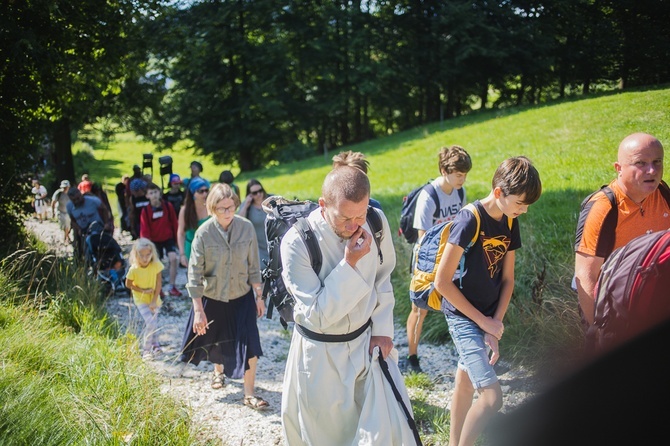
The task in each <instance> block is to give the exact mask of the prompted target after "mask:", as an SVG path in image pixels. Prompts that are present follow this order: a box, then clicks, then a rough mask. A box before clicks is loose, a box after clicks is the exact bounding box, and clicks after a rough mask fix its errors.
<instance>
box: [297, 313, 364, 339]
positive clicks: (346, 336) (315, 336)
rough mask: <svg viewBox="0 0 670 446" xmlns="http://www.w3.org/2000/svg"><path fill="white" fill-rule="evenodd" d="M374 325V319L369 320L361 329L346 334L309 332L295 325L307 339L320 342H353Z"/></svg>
mask: <svg viewBox="0 0 670 446" xmlns="http://www.w3.org/2000/svg"><path fill="white" fill-rule="evenodd" d="M371 324H372V319H368V321H367V322H366V323H364V324H363V325H362V326H361V328H359V329H357V330H355V331H352V332H351V333H345V334H323V333H316V332H314V331H312V330H308V329H306V328H305V327H303V326H302V325H298V324H295V329H296V330H298V333H300V334H301V335H303V336H304V337H306V338H307V339H310V340H312V341H318V342H349V341H353V340H354V339H356V338H357V337H359V336H360V335H362V334H363V333H364V332H365V330H367V328H368V327H369V326H370V325H371Z"/></svg>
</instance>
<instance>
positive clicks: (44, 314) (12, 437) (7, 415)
mask: <svg viewBox="0 0 670 446" xmlns="http://www.w3.org/2000/svg"><path fill="white" fill-rule="evenodd" d="M0 285H2V293H1V294H0V352H2V353H1V354H0V444H17V445H22V444H25V445H28V444H30V445H54V446H56V445H58V446H60V445H63V444H110V445H112V444H119V445H120V444H146V445H154V444H155V445H164V444H175V445H184V446H186V445H195V444H205V443H204V441H200V440H197V439H196V434H195V433H194V432H192V431H191V419H190V413H189V412H188V411H187V410H186V409H185V407H184V406H183V405H182V404H180V403H178V402H177V401H175V400H174V399H172V398H171V397H170V396H169V395H166V394H164V393H162V392H161V390H160V381H159V379H160V378H159V377H158V376H157V375H156V374H155V373H152V371H151V370H148V369H146V368H145V365H144V363H143V362H142V361H141V359H140V358H139V356H138V355H137V354H133V353H134V352H135V351H136V348H137V347H136V339H134V337H133V336H130V335H122V334H120V333H119V330H118V326H117V324H116V323H115V322H113V321H111V320H109V319H108V318H107V315H106V313H105V312H104V310H103V308H104V305H103V304H104V299H105V296H104V294H103V293H102V292H101V289H100V287H99V285H98V284H97V282H95V281H93V280H89V278H88V277H87V275H86V273H85V271H84V270H83V269H81V268H79V267H77V266H76V265H72V264H71V263H70V262H68V261H66V260H64V259H57V258H55V257H53V256H50V255H45V254H44V253H43V252H38V251H18V252H17V253H15V254H14V255H13V256H10V257H8V258H6V259H3V261H2V264H1V265H0ZM54 290H58V291H54Z"/></svg>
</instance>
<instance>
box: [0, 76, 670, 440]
mask: <svg viewBox="0 0 670 446" xmlns="http://www.w3.org/2000/svg"><path fill="white" fill-rule="evenodd" d="M638 131H643V132H648V133H651V134H653V135H655V136H657V137H658V138H659V139H660V140H661V141H662V142H665V143H666V146H667V145H668V144H670V87H668V86H663V87H658V88H649V89H641V90H636V91H627V92H620V93H615V94H604V95H600V96H591V97H586V98H579V99H570V100H565V101H560V102H556V103H553V104H548V105H545V106H542V107H538V108H531V107H522V108H514V109H506V110H486V111H482V112H479V113H475V114H472V115H469V116H465V117H461V118H457V119H452V120H448V121H445V122H442V123H435V124H431V125H426V126H423V127H421V128H416V129H413V130H411V131H406V132H402V133H398V134H395V135H391V136H389V137H386V138H383V139H379V140H376V141H368V142H365V143H362V144H356V145H351V146H348V147H343V148H341V149H342V150H349V149H351V150H354V151H361V152H363V153H365V154H366V156H367V157H368V159H369V161H370V164H371V169H370V172H369V175H370V179H371V183H372V195H373V196H374V197H375V198H376V199H378V200H379V201H380V202H381V203H382V206H383V207H384V210H385V213H386V215H387V217H388V219H389V223H390V225H391V234H387V236H390V237H393V240H394V243H395V248H396V252H397V266H396V270H395V272H394V273H393V276H392V281H393V285H394V290H395V296H396V308H395V316H396V323H397V326H399V327H404V325H405V320H406V316H407V313H408V311H409V298H408V293H407V289H408V285H409V279H410V277H409V273H408V261H409V254H410V245H409V244H407V243H406V242H405V241H404V240H403V239H401V238H400V237H399V236H398V235H397V229H398V221H399V214H400V206H401V203H402V197H403V196H404V195H405V194H406V193H407V192H408V191H409V190H411V189H412V188H413V187H415V186H416V185H419V184H422V183H424V182H425V181H426V180H427V179H429V178H434V177H435V176H436V175H438V169H437V153H438V150H439V149H440V147H442V146H445V145H451V144H458V145H461V146H463V147H465V149H466V150H467V151H468V152H469V153H470V155H471V157H472V160H473V168H472V170H471V171H470V173H469V174H468V180H467V182H466V185H465V186H466V189H467V193H468V201H473V200H475V199H478V198H482V197H484V196H485V195H486V194H487V193H488V191H489V189H490V182H491V177H492V175H493V172H494V171H495V169H496V167H497V166H498V165H499V164H500V162H502V161H503V160H504V159H505V158H507V157H510V156H517V155H526V156H528V157H529V158H530V159H531V160H532V161H533V162H534V164H535V165H536V167H537V169H538V170H539V172H540V176H541V178H542V182H543V194H542V197H541V198H540V200H539V201H538V202H537V203H535V204H534V205H532V206H531V208H530V210H529V212H528V213H527V214H526V215H523V216H522V217H520V224H521V237H522V242H523V247H522V248H521V249H520V250H519V251H518V252H517V257H516V258H517V265H516V271H515V276H516V287H515V290H514V295H513V298H512V303H511V305H510V308H509V311H508V313H507V316H506V320H505V325H506V330H505V338H504V339H503V340H502V342H501V353H502V358H503V359H505V360H511V361H513V362H521V363H524V364H525V365H533V366H542V365H543V362H545V361H548V357H549V356H546V355H545V354H544V353H546V352H549V353H551V355H553V357H555V358H560V360H561V361H563V362H569V361H570V356H569V355H570V354H571V353H572V352H574V350H573V349H574V348H575V347H578V346H579V344H580V342H581V336H582V335H581V331H580V328H579V323H578V315H577V299H576V295H575V294H574V293H573V292H572V291H571V289H570V280H571V277H572V274H573V267H574V253H573V240H574V231H575V226H576V221H577V214H578V210H579V204H580V202H581V200H582V199H583V197H584V196H586V195H587V194H588V193H589V192H591V191H592V190H594V189H596V188H598V187H599V186H600V185H602V184H605V183H607V182H609V181H610V180H611V179H612V178H614V168H613V162H614V161H615V160H616V154H617V147H618V144H619V142H620V141H621V140H622V139H623V138H624V137H625V136H626V135H628V134H630V133H633V132H638ZM91 147H92V148H91ZM91 147H88V148H85V149H84V148H83V146H81V147H80V146H78V147H77V153H76V157H75V160H76V165H78V166H82V169H83V166H84V165H85V166H86V167H85V168H86V169H87V171H88V173H90V174H91V176H92V178H93V180H94V181H101V180H102V181H104V182H105V184H106V185H107V191H108V193H110V199H111V200H112V202H115V196H114V195H113V186H114V184H115V183H116V182H117V181H119V179H120V178H121V175H122V174H123V173H130V172H131V170H132V169H131V168H132V165H133V164H141V161H142V153H154V166H155V167H154V168H155V171H156V172H157V171H158V170H157V169H158V165H157V159H158V157H159V156H161V155H164V154H170V155H171V156H172V157H173V160H174V163H173V170H174V171H175V172H177V173H179V174H180V175H182V176H185V175H188V173H189V170H188V165H189V164H190V162H191V160H193V159H199V160H200V161H201V162H202V163H203V165H204V172H203V173H204V176H205V177H206V178H208V179H210V180H216V179H217V178H218V174H219V172H220V171H221V170H223V169H225V168H230V166H218V165H216V164H214V163H213V162H212V160H211V159H210V158H206V157H201V156H197V155H196V154H194V153H193V152H191V151H174V152H163V153H159V152H158V151H156V150H154V149H153V148H152V147H151V145H149V144H146V143H143V142H141V141H140V140H138V139H136V138H134V137H133V136H132V135H129V134H122V135H117V136H116V138H115V140H113V141H111V142H109V144H99V143H94V144H93V145H92V146H91ZM335 153H336V152H335V151H333V152H331V153H329V154H328V155H327V156H324V155H323V154H321V155H315V156H313V157H311V158H309V159H305V160H303V161H300V162H295V163H291V164H286V165H278V166H272V167H270V168H267V169H262V170H259V171H255V172H245V173H243V174H240V175H239V176H238V177H237V178H236V183H237V184H238V185H240V187H241V189H242V190H244V185H245V183H246V181H247V180H248V179H249V178H252V177H253V178H257V179H259V180H260V181H261V182H262V183H263V185H264V187H265V189H266V190H267V191H269V192H271V193H274V194H279V195H283V196H285V197H287V198H294V197H299V198H310V199H316V198H318V197H319V195H320V188H321V183H322V180H323V178H324V176H325V175H326V173H327V172H328V171H329V170H330V166H331V157H332V156H333V155H334V154H335ZM232 170H233V172H234V173H235V174H237V173H238V171H237V170H235V169H234V168H233V169H232ZM77 173H78V174H81V173H83V171H80V170H78V172H77ZM665 180H666V181H668V180H669V177H668V174H667V173H666V175H665ZM12 317H13V318H16V316H12ZM7 319H11V318H10V317H8V318H7ZM56 335H57V336H65V335H62V334H56V333H54V334H49V336H50V337H53V336H56ZM17 336H18V335H17ZM15 342H18V338H15ZM422 342H434V343H444V342H448V333H447V327H446V323H445V322H444V319H443V318H442V316H441V315H440V314H439V313H437V312H431V313H430V314H429V316H428V319H427V320H426V322H425V324H424V330H423V337H422ZM85 345H86V344H82V345H72V346H70V347H69V348H70V349H71V350H76V349H78V348H84V346H85ZM26 348H27V351H28V352H30V351H31V350H30V349H31V348H34V346H33V347H26ZM86 348H89V347H86ZM420 352H421V347H419V353H420ZM105 356H107V355H105ZM109 356H113V355H111V354H110V355H109ZM27 357H34V354H30V355H27ZM33 361H36V362H37V363H36V364H31V365H38V366H39V365H40V364H39V361H37V360H35V359H34V360H33ZM109 362H110V361H109V358H107V359H104V358H97V359H96V360H95V365H94V366H93V367H100V369H101V370H104V368H105V367H108V364H109ZM112 362H113V361H112ZM73 366H75V367H78V368H80V369H84V366H83V361H82V360H81V359H78V360H74V362H73ZM23 370H28V367H27V366H25V369H23ZM10 371H11V372H12V373H14V371H13V370H10ZM16 373H19V372H16ZM61 373H66V372H65V371H62V372H61ZM115 373H122V372H118V371H117V372H115ZM124 373H125V372H124ZM12 376H16V375H12ZM45 379H46V378H45ZM424 380H425V377H424V378H417V377H410V378H407V385H408V388H410V390H411V392H413V395H414V396H413V407H414V410H415V412H416V414H417V420H418V421H419V422H420V425H421V426H422V429H423V432H424V433H426V434H429V435H427V441H428V443H426V444H444V443H445V442H446V438H448V422H449V420H448V415H447V414H446V412H445V410H443V409H444V408H435V407H431V406H429V405H427V404H425V398H424V397H423V396H422V395H424V394H425V392H429V391H430V383H426V382H425V381H424ZM28 384H31V383H28ZM32 385H33V386H34V387H36V388H37V389H38V390H39V389H40V385H39V381H36V382H35V383H34V384H32ZM131 390H132V391H135V390H137V389H135V388H132V389H131V388H129V391H131ZM14 391H16V390H14ZM77 398H78V396H77ZM71 399H73V400H74V399H75V398H74V397H71ZM100 401H103V402H107V403H109V401H107V400H104V399H102V400H100ZM69 403H72V401H70V402H69ZM123 407H126V408H127V409H126V410H130V406H123ZM91 411H92V409H91ZM3 416H4V414H3ZM87 416H88V415H87ZM81 418H82V422H84V419H85V418H86V417H85V416H82V417H81ZM89 418H95V417H92V416H89ZM2 419H4V418H2ZM124 419H126V418H124ZM91 423H92V424H96V425H97V424H98V423H99V424H102V425H104V426H105V428H104V429H102V430H103V431H105V432H111V431H118V432H125V431H126V429H127V426H126V425H124V423H123V421H122V420H121V421H116V422H112V421H109V420H104V422H101V421H99V420H98V421H96V423H93V422H91ZM75 425H76V423H75ZM108 425H109V426H113V427H109V426H108ZM64 429H65V428H64ZM0 433H1V431H0ZM93 442H94V441H93Z"/></svg>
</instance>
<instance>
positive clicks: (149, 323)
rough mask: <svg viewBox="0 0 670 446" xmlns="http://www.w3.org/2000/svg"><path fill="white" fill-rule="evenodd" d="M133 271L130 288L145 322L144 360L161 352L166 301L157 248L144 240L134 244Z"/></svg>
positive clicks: (131, 265)
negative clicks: (160, 322) (161, 320)
mask: <svg viewBox="0 0 670 446" xmlns="http://www.w3.org/2000/svg"><path fill="white" fill-rule="evenodd" d="M128 260H129V263H130V268H129V269H128V274H127V275H126V288H128V289H129V290H131V291H132V293H133V303H134V304H135V306H136V307H137V311H139V313H140V316H142V319H143V320H144V329H143V330H142V335H141V341H140V342H141V343H142V357H143V358H145V359H149V358H151V357H152V356H153V355H154V354H158V353H160V352H161V349H160V346H159V344H158V336H157V329H158V313H159V311H160V307H161V305H163V301H162V300H161V298H160V291H161V288H162V278H161V271H163V268H164V266H163V263H162V262H161V261H160V259H159V258H158V252H157V251H156V245H154V244H153V242H152V241H151V240H149V239H147V238H143V237H140V238H138V239H137V240H135V242H134V243H133V247H132V249H131V250H130V256H129V259H128Z"/></svg>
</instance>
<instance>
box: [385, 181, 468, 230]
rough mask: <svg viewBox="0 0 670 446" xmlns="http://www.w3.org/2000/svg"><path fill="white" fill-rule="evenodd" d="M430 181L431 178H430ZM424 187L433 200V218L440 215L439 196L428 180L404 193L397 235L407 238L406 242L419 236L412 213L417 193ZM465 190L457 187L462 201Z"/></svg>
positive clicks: (414, 210)
mask: <svg viewBox="0 0 670 446" xmlns="http://www.w3.org/2000/svg"><path fill="white" fill-rule="evenodd" d="M431 181H432V180H431ZM423 189H426V190H427V191H428V194H429V195H430V196H431V197H432V198H433V200H434V201H435V212H434V213H433V218H434V219H436V218H439V217H440V197H438V196H437V191H436V190H435V188H434V187H433V186H432V185H431V184H430V181H428V182H427V183H426V184H424V185H423V186H419V187H416V188H414V189H412V190H411V191H410V193H409V194H407V195H405V196H404V197H403V199H402V207H401V208H400V224H399V225H398V235H402V236H403V237H405V240H407V243H416V241H417V239H418V238H419V231H417V230H416V229H415V228H414V213H415V212H416V201H417V199H418V198H419V193H420V192H421V191H422V190H423ZM464 194H465V191H463V188H461V189H458V197H459V198H460V199H461V201H463V196H464Z"/></svg>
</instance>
